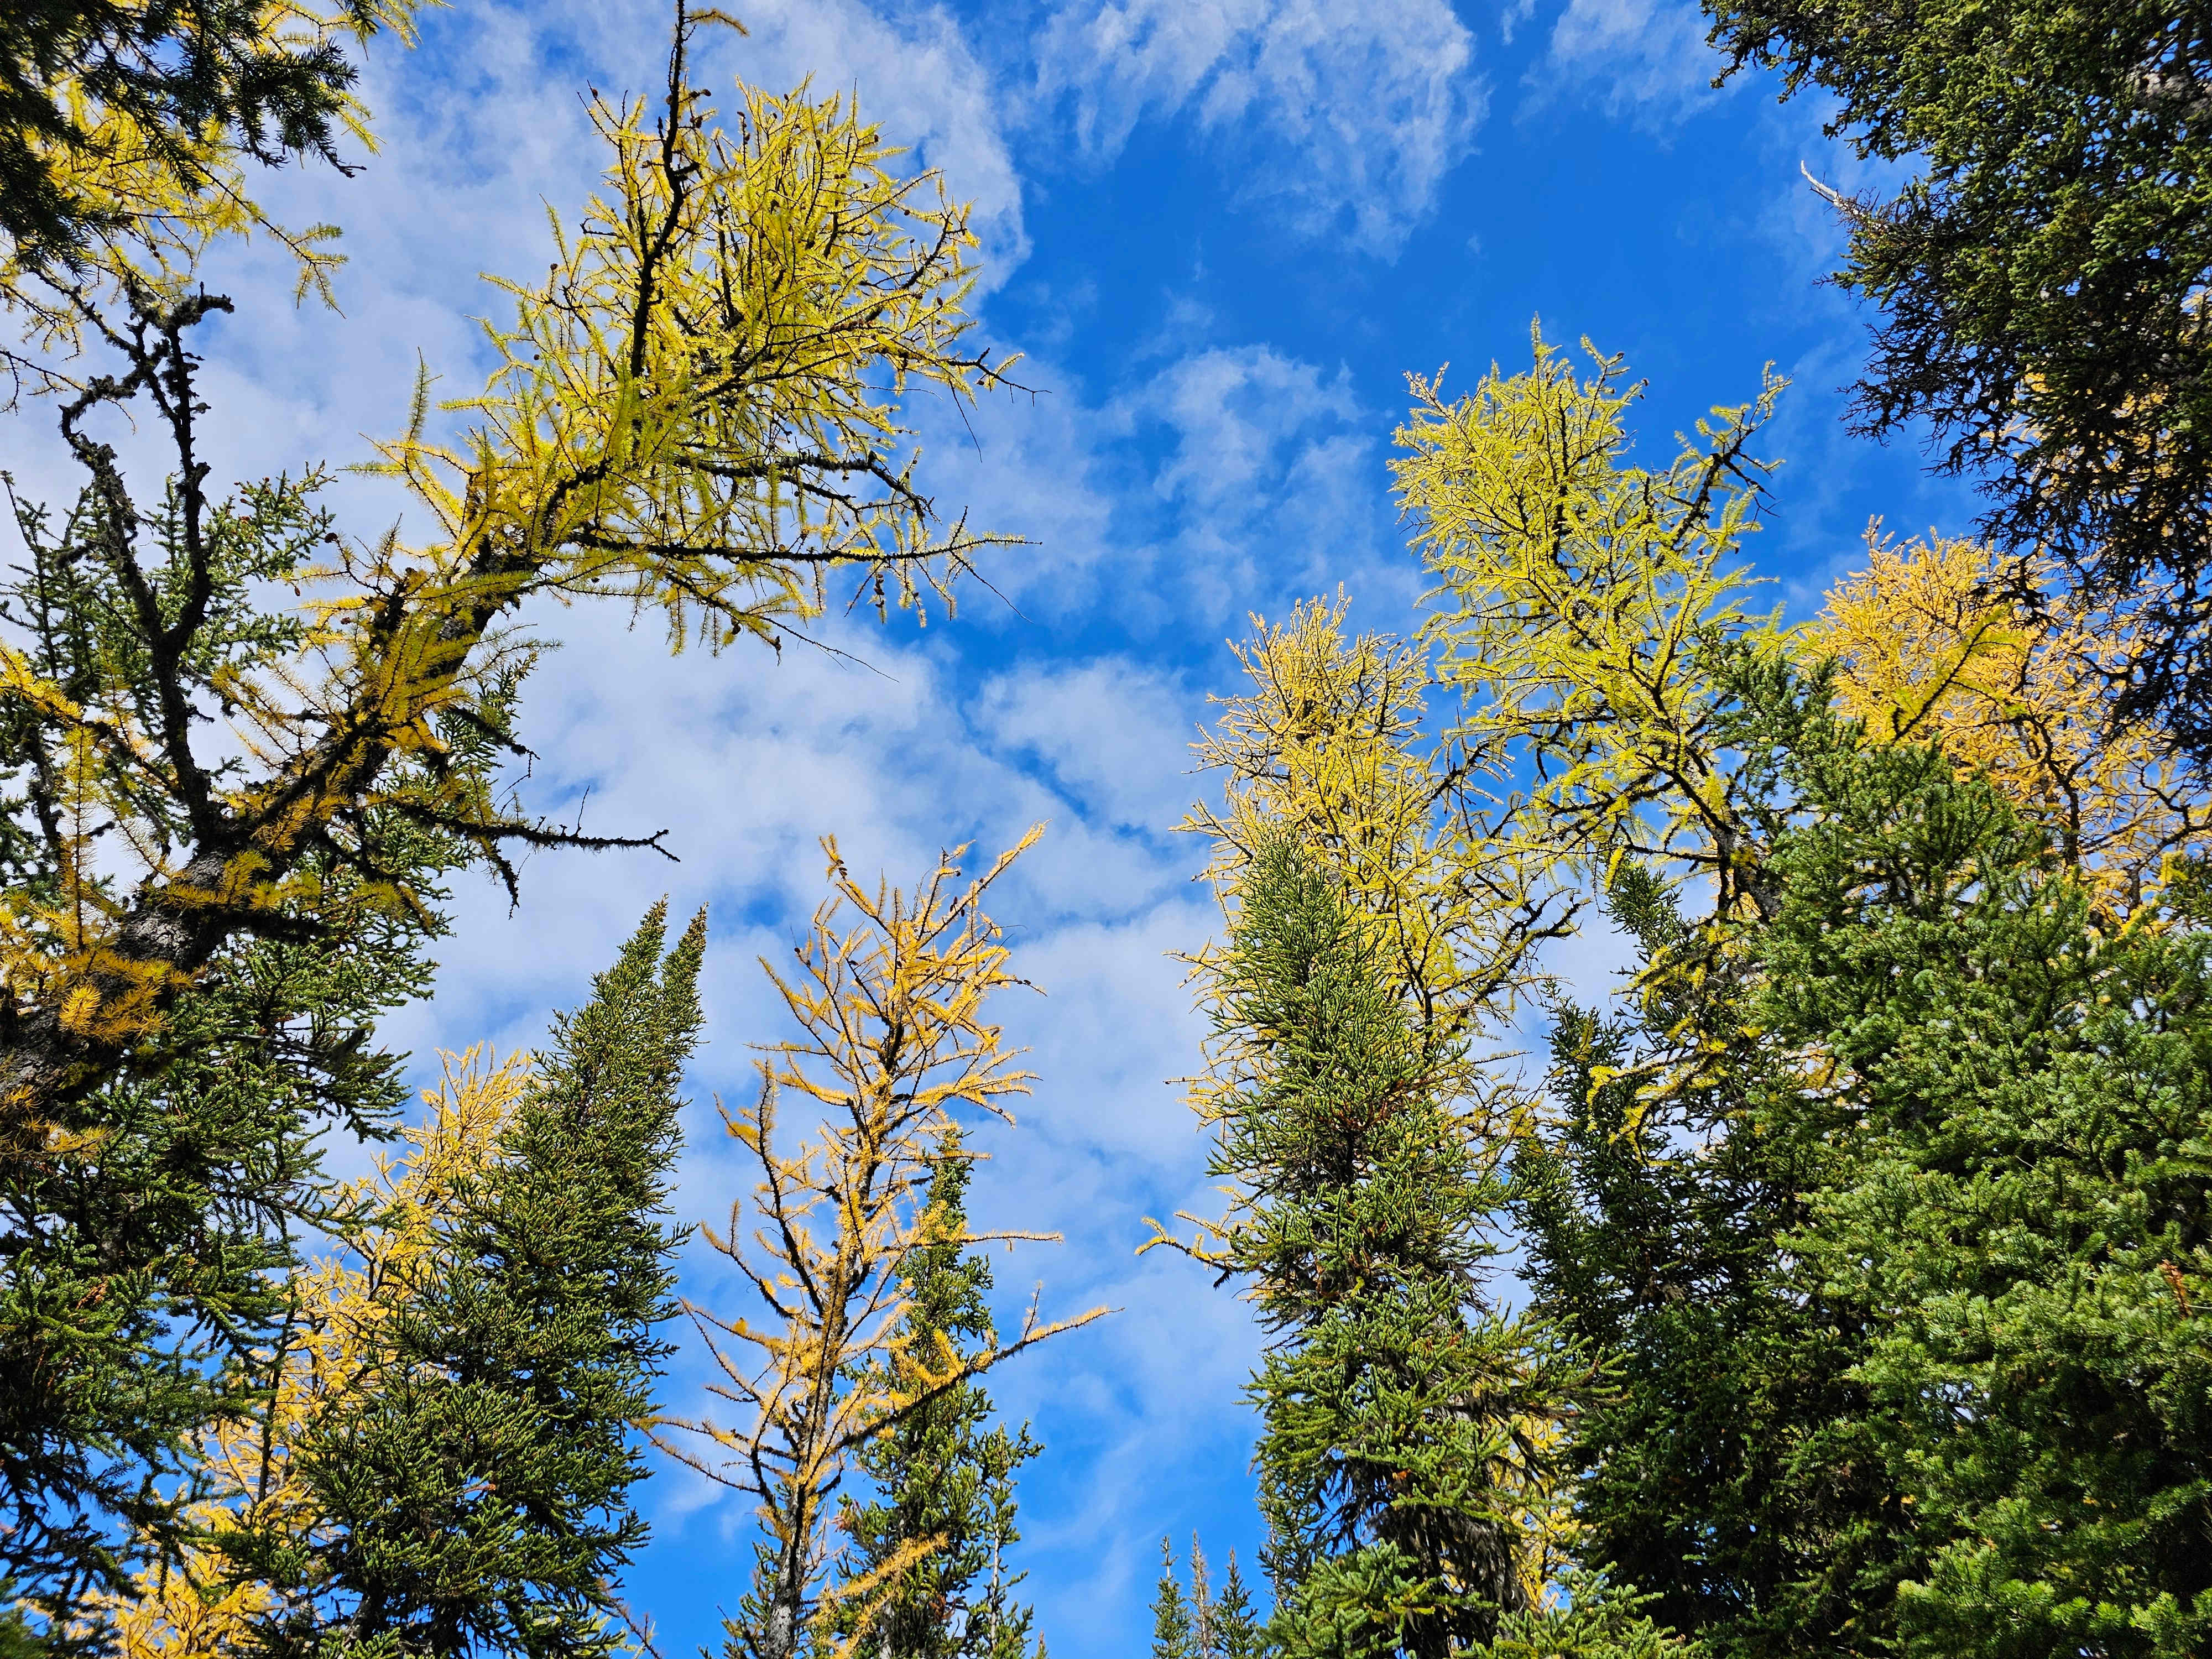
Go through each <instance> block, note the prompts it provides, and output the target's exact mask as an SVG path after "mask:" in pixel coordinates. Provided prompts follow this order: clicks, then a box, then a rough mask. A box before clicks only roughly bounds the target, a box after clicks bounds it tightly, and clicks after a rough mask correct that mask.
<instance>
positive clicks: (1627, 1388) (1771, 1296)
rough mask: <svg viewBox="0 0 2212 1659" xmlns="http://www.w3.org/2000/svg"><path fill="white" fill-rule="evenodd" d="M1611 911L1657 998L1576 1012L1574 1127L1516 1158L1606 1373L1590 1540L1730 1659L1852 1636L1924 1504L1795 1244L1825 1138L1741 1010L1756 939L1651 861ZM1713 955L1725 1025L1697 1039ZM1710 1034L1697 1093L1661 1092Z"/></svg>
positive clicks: (1563, 1026)
mask: <svg viewBox="0 0 2212 1659" xmlns="http://www.w3.org/2000/svg"><path fill="white" fill-rule="evenodd" d="M1607 910H1608V911H1609V912H1610V914H1611V915H1612V918H1613V921H1615V923H1616V924H1617V925H1619V926H1620V927H1623V928H1624V929H1625V930H1626V931H1627V932H1628V933H1630V934H1631V935H1632V937H1634V938H1635V939H1638V943H1639V945H1640V951H1639V957H1640V963H1639V969H1640V973H1641V975H1642V979H1641V982H1642V985H1643V987H1644V990H1645V993H1646V994H1645V995H1644V996H1643V997H1641V998H1638V999H1636V1000H1634V1006H1632V1010H1631V1012H1629V1013H1628V1014H1627V1015H1626V1017H1618V1016H1616V1017H1607V1016H1603V1015H1601V1014H1598V1013H1596V1012H1592V1011H1588V1010H1583V1009H1577V1008H1575V1007H1573V1006H1565V1007H1563V1008H1562V1009H1561V1010H1560V1012H1559V1018H1558V1020H1557V1022H1556V1024H1555V1025H1554V1028H1553V1068H1554V1069H1553V1100H1554V1103H1555V1109H1556V1113H1557V1116H1556V1120H1555V1121H1554V1124H1553V1128H1552V1130H1551V1132H1550V1133H1548V1134H1547V1135H1546V1136H1545V1137H1544V1138H1542V1139H1541V1140H1532V1141H1531V1142H1530V1143H1529V1144H1528V1145H1526V1146H1524V1147H1523V1148H1522V1151H1521V1152H1520V1153H1519V1154H1518V1156H1517V1158H1516V1188H1517V1194H1518V1209H1517V1213H1518V1215H1519V1217H1520V1218H1521V1220H1522V1223H1523V1228H1524V1236H1525V1237H1526V1238H1527V1240H1528V1279H1529V1282H1530V1286H1531V1289H1532V1291H1533V1293H1534V1294H1533V1303H1534V1308H1535V1309H1536V1310H1537V1311H1538V1312H1540V1313H1541V1314H1542V1315H1543V1316H1546V1317H1547V1318H1549V1319H1552V1320H1553V1321H1554V1322H1556V1323H1557V1325H1558V1326H1559V1328H1560V1329H1561V1330H1562V1331H1563V1332H1564V1333H1565V1334H1567V1335H1568V1336H1570V1337H1571V1339H1572V1340H1575V1341H1577V1343H1578V1344H1579V1345H1581V1346H1583V1348H1584V1349H1585V1350H1586V1351H1587V1352H1589V1353H1590V1354H1592V1355H1593V1356H1594V1357H1595V1358H1597V1359H1598V1360H1599V1361H1600V1363H1601V1364H1602V1365H1603V1367H1604V1370H1605V1377H1606V1384H1605V1386H1604V1387H1603V1388H1602V1389H1600V1390H1599V1391H1597V1392H1596V1393H1595V1395H1594V1396H1593V1397H1592V1398H1591V1399H1589V1400H1588V1401H1585V1402H1584V1405H1583V1409H1582V1410H1581V1411H1580V1412H1579V1413H1577V1417H1576V1419H1575V1420H1574V1425H1573V1434H1572V1438H1571V1445H1572V1449H1573V1456H1574V1461H1575V1462H1576V1463H1577V1466H1578V1468H1577V1473H1578V1475H1579V1477H1580V1478H1579V1480H1578V1482H1577V1489H1576V1498H1575V1503H1576V1514H1577V1518H1578V1520H1579V1522H1580V1523H1581V1528H1582V1531H1581V1541H1580V1549H1581V1553H1582V1555H1583V1559H1584V1561H1585V1563H1586V1564H1587V1565H1589V1566H1590V1567H1592V1568H1595V1569H1599V1570H1602V1571H1604V1572H1606V1573H1607V1575H1609V1576H1610V1577H1612V1578H1613V1580H1614V1581H1615V1582H1618V1583H1623V1584H1628V1585H1633V1586H1636V1587H1638V1589H1642V1590H1644V1591H1648V1592H1650V1596H1651V1600H1650V1602H1649V1603H1648V1611H1649V1613H1650V1615H1651V1617H1652V1618H1653V1619H1655V1620H1657V1621H1659V1622H1660V1623H1662V1624H1663V1625H1666V1626H1673V1627H1674V1628H1675V1629H1678V1630H1680V1631H1683V1632H1687V1633H1689V1634H1691V1635H1693V1636H1695V1637H1696V1638H1697V1639H1698V1640H1699V1643H1700V1644H1702V1645H1703V1647H1704V1648H1705V1650H1706V1651H1708V1652H1710V1653H1711V1654H1713V1655H1715V1656H1717V1659H1768V1656H1774V1659H1779V1656H1782V1655H1785V1654H1795V1653H1798V1652H1801V1651H1802V1650H1803V1649H1804V1646H1805V1644H1807V1643H1808V1642H1810V1643H1814V1644H1832V1645H1835V1646H1843V1645H1846V1644H1849V1643H1850V1640H1851V1639H1852V1638H1851V1632H1852V1631H1853V1630H1854V1629H1855V1628H1857V1626H1858V1625H1859V1622H1860V1620H1861V1617H1862V1609H1863V1607H1864V1606H1865V1604H1866V1602H1867V1601H1868V1600H1869V1597H1872V1598H1874V1599H1876V1600H1879V1599H1881V1598H1882V1596H1883V1595H1884V1594H1885V1592H1884V1590H1883V1589H1882V1588H1881V1587H1882V1586H1883V1585H1884V1584H1886V1583H1891V1582H1893V1580H1894V1577H1895V1576H1896V1573H1897V1572H1898V1571H1899V1556H1900V1551H1901V1540H1900V1538H1899V1522H1900V1520H1901V1519H1904V1518H1905V1517H1901V1516H1899V1514H1898V1512H1897V1510H1896V1508H1895V1505H1894V1504H1893V1501H1892V1499H1891V1498H1890V1497H1889V1495H1888V1488H1887V1482H1886V1480H1885V1479H1884V1477H1883V1474H1882V1470H1881V1458H1880V1457H1879V1456H1876V1455H1870V1452H1871V1448H1870V1447H1869V1446H1868V1445H1867V1444H1866V1443H1865V1440H1864V1437H1865V1435H1866V1434H1867V1425H1866V1413H1865V1406H1866V1395H1865V1390H1864V1389H1863V1387H1861V1386H1860V1385H1859V1384H1858V1383H1856V1382H1855V1381H1854V1380H1853V1377H1852V1367H1853V1366H1854V1365H1855V1364H1857V1361H1858V1359H1859V1358H1860V1357H1861V1355H1862V1352H1863V1320H1862V1318H1861V1316H1859V1314H1858V1313H1857V1310H1853V1309H1850V1308H1848V1307H1845V1306H1842V1305H1840V1304H1838V1300H1837V1299H1836V1297H1834V1296H1833V1295H1832V1294H1831V1293H1830V1292H1829V1291H1827V1290H1826V1287H1825V1286H1824V1285H1823V1284H1822V1282H1821V1281H1820V1279H1819V1278H1818V1276H1816V1275H1813V1274H1810V1273H1805V1272H1803V1271H1802V1264H1800V1263H1798V1262H1797V1261H1796V1259H1795V1258H1794V1257H1793V1256H1792V1255H1791V1254H1790V1249H1789V1245H1788V1241H1789V1238H1790V1236H1791V1231H1792V1229H1794V1228H1796V1227H1797V1226H1799V1225H1802V1224H1803V1222H1804V1221H1805V1220H1806V1218H1807V1217H1808V1214H1809V1212H1810V1206H1811V1204H1812V1202H1813V1194H1814V1191H1815V1189H1816V1188H1817V1187H1818V1184H1819V1182H1820V1171H1819V1170H1818V1168H1817V1167H1816V1165H1817V1160H1818V1159H1819V1158H1820V1148H1819V1147H1818V1146H1807V1145H1805V1144H1804V1143H1803V1142H1802V1140H1799V1139H1791V1140H1790V1141H1787V1142H1783V1141H1778V1139H1776V1138H1775V1137H1774V1136H1773V1135H1772V1134H1771V1133H1765V1131H1764V1129H1763V1127H1762V1124H1761V1121H1760V1119H1759V1115H1758V1109H1759V1105H1760V1103H1761V1097H1762V1089H1763V1085H1764V1084H1765V1080H1766V1079H1767V1077H1768V1074H1769V1073H1770V1071H1771V1064H1770V1061H1769V1060H1768V1057H1767V1056H1766V1055H1765V1054H1764V1053H1763V1052H1762V1051H1761V1049H1760V1048H1759V1045H1758V1044H1757V1043H1756V1042H1753V1041H1751V1040H1750V1039H1749V1038H1748V1037H1747V1034H1746V1033H1745V1031H1744V1030H1743V1027H1742V1025H1741V1023H1740V1022H1739V1021H1737V1020H1735V1019H1734V1018H1731V1016H1730V1011H1731V1010H1734V1009H1738V1008H1740V1007H1741V1006H1742V1005H1743V1004H1744V1003H1745V1002H1747V1001H1748V1000H1750V999H1751V998H1753V996H1755V995H1756V994H1758V991H1759V980H1758V978H1757V975H1756V974H1755V972H1754V970H1753V966H1752V964H1751V963H1750V962H1749V961H1748V960H1747V957H1746V956H1745V954H1744V953H1743V952H1742V951H1721V952H1718V953H1717V954H1716V953H1711V952H1708V951H1703V950H1701V949H1700V948H1699V946H1700V945H1701V944H1702V943H1704V941H1701V940H1699V939H1698V938H1697V937H1696V936H1695V934H1694V933H1693V930H1692V929H1691V928H1689V927H1686V926H1685V925H1684V924H1683V923H1682V922H1681V921H1680V920H1679V919H1678V918H1677V916H1676V915H1675V911H1674V906H1673V904H1672V902H1671V901H1670V899H1669V897H1668V894H1667V892H1666V890H1665V889H1664V887H1663V886H1662V884H1661V883H1660V882H1659V881H1658V880H1657V879H1656V878H1654V877H1653V876H1651V875H1650V873H1649V872H1646V871H1644V870H1643V869H1642V868H1640V867H1638V866H1634V865H1624V866H1621V868H1620V870H1619V871H1618V872H1616V875H1615V878H1614V882H1613V887H1612V890H1611V891H1610V892H1609V893H1608V894H1607ZM1692 964H1694V971H1697V972H1699V973H1700V974H1701V975H1703V981H1702V983H1701V984H1700V986H1699V994H1698V995H1697V997H1696V1000H1695V1003H1694V1007H1695V1009H1696V1011H1697V1012H1696V1016H1695V1023H1699V1024H1703V1025H1704V1026H1705V1028H1706V1029H1692V1030H1685V1029H1684V1027H1685V1019H1684V1016H1685V1013H1686V1007H1685V1006H1684V1005H1685V1001H1686V998H1678V997H1677V996H1676V995H1674V994H1673V993H1672V989H1671V987H1672V983H1673V981H1674V978H1675V974H1676V969H1677V967H1678V965H1679V966H1680V967H1683V968H1689V967H1690V966H1691V965H1692ZM1716 990H1717V991H1718V992H1719V994H1717V995H1716V994H1712V993H1714V992H1715V991H1716ZM1715 1018H1718V1019H1719V1020H1720V1021H1722V1022H1723V1027H1724V1028H1723V1029H1722V1030H1711V1029H1710V1027H1711V1024H1712V1022H1713V1021H1714V1019H1715ZM1699 1047H1702V1048H1705V1051H1706V1052H1705V1059H1704V1061H1703V1063H1702V1064H1701V1065H1700V1066H1699V1067H1698V1068H1697V1071H1696V1073H1695V1076H1696V1078H1697V1083H1696V1085H1695V1086H1693V1087H1687V1088H1677V1089H1674V1090H1672V1091H1668V1092H1666V1093H1665V1094H1663V1095H1662V1097H1659V1098H1657V1099H1653V1098H1649V1097H1644V1096H1643V1095H1641V1094H1640V1093H1639V1085H1640V1083H1641V1082H1642V1081H1643V1080H1644V1079H1646V1078H1648V1077H1650V1075H1652V1074H1653V1071H1654V1070H1655V1069H1656V1070H1660V1071H1664V1070H1666V1069H1668V1068H1669V1067H1670V1066H1674V1065H1676V1064H1678V1063H1679V1062H1680V1059H1681V1056H1682V1054H1683V1053H1684V1051H1685V1049H1686V1048H1699ZM1716 1056H1717V1058H1716Z"/></svg>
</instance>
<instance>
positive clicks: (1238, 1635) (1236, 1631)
mask: <svg viewBox="0 0 2212 1659" xmlns="http://www.w3.org/2000/svg"><path fill="white" fill-rule="evenodd" d="M1194 1549H1195V1546H1194ZM1206 1627H1207V1634H1208V1636H1209V1637H1210V1638H1212V1639H1211V1641H1210V1642H1209V1643H1208V1645H1207V1651H1208V1653H1209V1654H1210V1655H1213V1656H1218V1659H1261V1656H1262V1655H1264V1654H1266V1653H1267V1652H1268V1651H1270V1650H1269V1648H1268V1646H1267V1638H1266V1637H1265V1636H1264V1635H1263V1634H1262V1632H1261V1619H1260V1616H1259V1614H1258V1613H1257V1612H1255V1609H1254V1608H1253V1606H1252V1593H1251V1591H1250V1590H1249V1589H1247V1588H1246V1587H1245V1583H1244V1573H1243V1569H1241V1568H1240V1567H1238V1566H1237V1552H1236V1551H1235V1550H1231V1551H1230V1552H1229V1571H1227V1572H1226V1573H1225V1574H1223V1575H1222V1579H1221V1595H1220V1596H1219V1598H1218V1600H1216V1601H1215V1602H1214V1603H1213V1606H1212V1610H1211V1612H1210V1613H1209V1614H1208V1616H1207V1619H1206Z"/></svg>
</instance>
